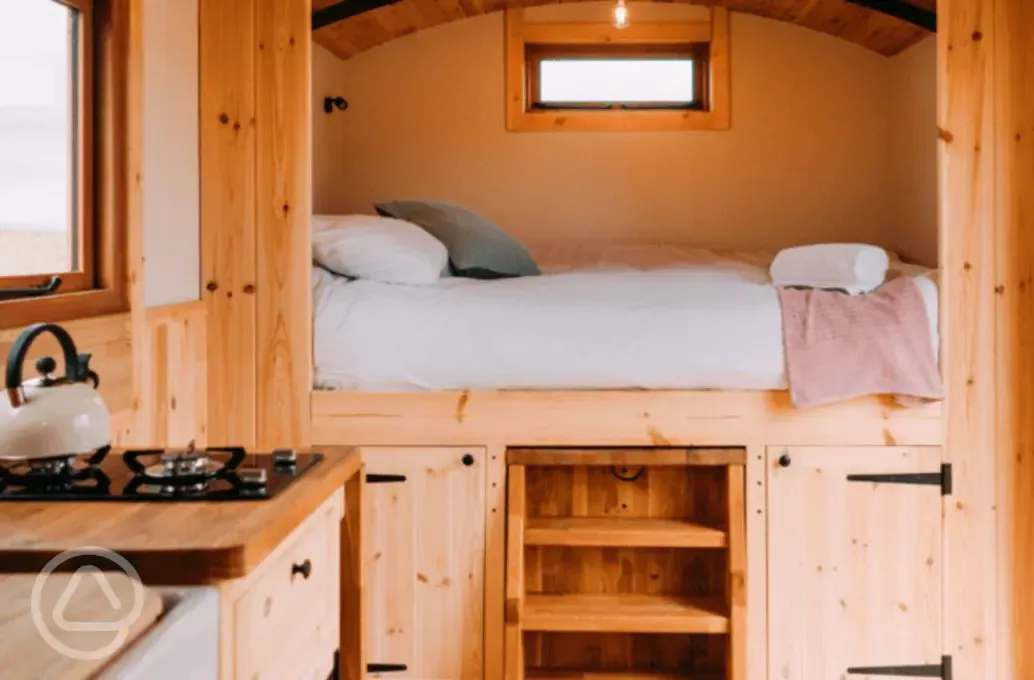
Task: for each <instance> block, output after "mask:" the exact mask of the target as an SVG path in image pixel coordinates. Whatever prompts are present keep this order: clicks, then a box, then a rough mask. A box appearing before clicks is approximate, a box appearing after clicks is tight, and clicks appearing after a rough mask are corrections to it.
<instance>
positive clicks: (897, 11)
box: [847, 0, 937, 33]
mask: <svg viewBox="0 0 1034 680" xmlns="http://www.w3.org/2000/svg"><path fill="white" fill-rule="evenodd" d="M847 1H848V2H852V3H854V4H856V5H861V6H862V7H868V8H869V9H871V10H873V11H876V12H880V13H882V14H886V15H888V16H892V17H894V18H896V19H901V20H902V21H907V22H908V23H910V24H914V25H916V26H919V27H920V28H925V29H926V30H928V31H930V32H931V33H936V32H937V13H936V12H931V11H930V10H928V9H923V8H922V7H916V6H915V5H913V4H911V3H909V2H905V0H847Z"/></svg>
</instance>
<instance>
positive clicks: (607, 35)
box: [505, 7, 730, 132]
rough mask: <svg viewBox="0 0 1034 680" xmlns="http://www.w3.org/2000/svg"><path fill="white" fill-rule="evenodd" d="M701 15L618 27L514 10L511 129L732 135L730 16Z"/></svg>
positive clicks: (509, 40)
mask: <svg viewBox="0 0 1034 680" xmlns="http://www.w3.org/2000/svg"><path fill="white" fill-rule="evenodd" d="M696 14H697V15H699V16H700V17H701V18H700V19H696V20H676V21H652V22H651V21H644V22H636V21H631V22H626V23H623V24H621V25H620V26H616V25H614V24H613V23H603V22H577V21H528V20H526V19H525V11H524V10H523V9H521V8H519V7H514V8H510V9H508V10H507V11H506V23H505V39H506V52H505V58H506V87H505V90H506V92H505V96H506V128H507V130H511V131H517V132H545V131H637V130H644V131H645V130H649V131H683V130H727V129H729V126H730V114H729V110H730V105H729V80H730V76H729V12H728V10H727V9H725V8H724V7H711V8H708V9H702V10H701V11H700V12H696Z"/></svg>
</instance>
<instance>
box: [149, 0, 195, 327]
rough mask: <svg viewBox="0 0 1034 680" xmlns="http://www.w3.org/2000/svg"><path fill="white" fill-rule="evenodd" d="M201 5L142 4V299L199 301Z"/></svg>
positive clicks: (152, 302) (158, 0)
mask: <svg viewBox="0 0 1034 680" xmlns="http://www.w3.org/2000/svg"><path fill="white" fill-rule="evenodd" d="M197 3H198V0H145V1H144V101H143V104H144V123H143V124H144V157H143V166H144V206H143V210H144V229H143V231H144V237H143V240H144V257H145V258H146V266H145V270H144V302H145V304H146V305H147V306H148V307H159V306H162V305H168V304H174V303H178V302H189V301H191V300H197V299H199V296H200V283H199V282H200V267H201V264H200V259H201V254H200V227H201V212H200V210H201V207H200V200H201V199H200V193H199V191H200V170H199V167H198V153H199V141H198V13H197Z"/></svg>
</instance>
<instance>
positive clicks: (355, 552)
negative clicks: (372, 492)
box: [339, 465, 366, 680]
mask: <svg viewBox="0 0 1034 680" xmlns="http://www.w3.org/2000/svg"><path fill="white" fill-rule="evenodd" d="M365 492H366V466H365V465H364V466H362V467H361V468H359V471H358V472H357V473H355V475H353V476H352V478H351V479H350V480H348V482H347V483H346V484H345V518H344V521H342V522H341V630H340V631H339V634H340V636H341V644H340V646H339V650H340V652H341V657H340V662H341V677H342V678H344V680H363V678H365V677H366V645H365V641H364V635H363V630H364V627H365V625H366V617H365V615H364V611H365V607H364V606H363V597H364V594H363V582H364V579H363V506H364V498H365V496H366V493H365Z"/></svg>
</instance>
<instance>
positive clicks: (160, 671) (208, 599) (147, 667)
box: [97, 587, 219, 680]
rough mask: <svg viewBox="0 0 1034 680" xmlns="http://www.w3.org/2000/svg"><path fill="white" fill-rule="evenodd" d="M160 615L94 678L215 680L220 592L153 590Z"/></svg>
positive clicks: (193, 589)
mask: <svg viewBox="0 0 1034 680" xmlns="http://www.w3.org/2000/svg"><path fill="white" fill-rule="evenodd" d="M153 590H155V591H157V592H158V593H160V594H161V596H162V602H163V604H164V605H165V608H164V612H163V613H162V616H161V618H159V619H158V621H157V622H156V623H155V624H154V626H153V627H152V628H151V629H150V630H149V631H147V632H146V633H144V635H142V636H141V637H140V638H139V639H138V640H137V641H136V642H135V643H133V644H132V645H131V646H130V647H129V648H128V649H127V650H125V651H124V652H122V653H121V654H120V655H119V657H118V658H117V659H116V660H115V661H114V662H113V663H111V664H110V665H109V666H108V667H106V668H105V669H104V670H103V671H102V672H101V673H100V675H98V676H97V678H98V680H184V679H185V678H190V680H218V677H219V592H218V590H216V589H215V588H212V587H189V588H188V587H184V588H153Z"/></svg>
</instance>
